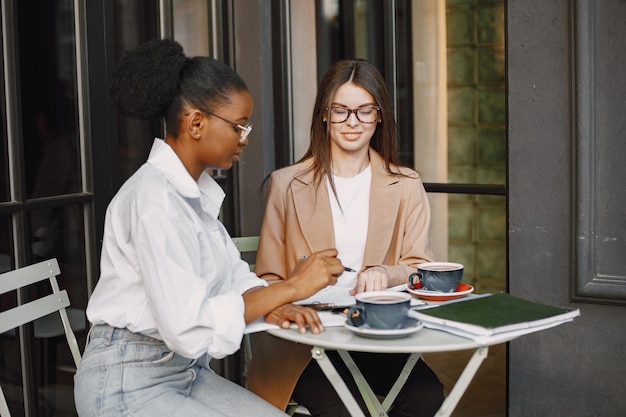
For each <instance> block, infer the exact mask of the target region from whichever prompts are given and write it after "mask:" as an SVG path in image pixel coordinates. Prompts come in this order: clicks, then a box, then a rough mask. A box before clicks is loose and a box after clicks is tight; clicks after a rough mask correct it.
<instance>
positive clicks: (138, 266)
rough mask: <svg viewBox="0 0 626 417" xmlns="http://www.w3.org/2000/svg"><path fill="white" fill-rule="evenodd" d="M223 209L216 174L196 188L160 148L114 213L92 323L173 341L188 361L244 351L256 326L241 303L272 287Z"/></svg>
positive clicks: (127, 186)
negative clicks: (244, 256)
mask: <svg viewBox="0 0 626 417" xmlns="http://www.w3.org/2000/svg"><path fill="white" fill-rule="evenodd" d="M223 199H224V192H223V190H222V189H221V187H220V186H219V184H217V183H216V182H215V181H214V180H213V179H212V178H211V177H210V176H209V175H208V174H206V173H203V174H202V175H201V176H200V178H199V180H198V182H196V181H194V179H193V178H192V177H191V176H190V175H189V173H188V171H187V170H186V169H185V167H184V166H183V164H182V162H181V161H180V159H179V158H178V156H177V155H176V154H175V153H174V151H173V150H172V148H171V147H170V146H169V145H167V144H166V143H165V142H164V141H163V140H161V139H155V141H154V143H153V145H152V150H151V151H150V156H149V158H148V161H147V162H146V163H145V164H144V165H143V166H142V167H141V168H140V169H139V170H137V172H136V173H135V174H133V176H131V177H130V178H129V179H128V180H127V181H126V182H125V183H124V185H123V186H122V187H121V189H120V190H119V191H118V193H117V194H116V195H115V197H114V198H113V200H112V201H111V203H110V204H109V207H108V208H107V213H106V219H105V228H104V240H103V245H102V257H101V275H100V279H99V281H98V284H97V285H96V288H95V290H94V292H93V295H92V296H91V298H90V300H89V304H88V307H87V316H88V318H89V321H91V322H92V323H94V324H105V323H106V324H109V325H111V326H114V327H119V328H127V329H128V330H130V331H132V332H136V333H142V334H145V335H147V336H151V337H154V338H156V339H160V340H163V341H164V342H165V343H166V344H167V346H168V347H169V348H170V349H172V350H173V351H174V352H176V353H178V354H180V355H182V356H185V357H188V358H199V357H200V356H202V355H204V354H207V355H208V356H209V357H213V358H222V357H224V356H227V355H230V354H232V353H234V352H235V351H237V350H238V349H239V347H240V345H241V339H242V337H243V331H244V328H245V325H246V324H245V321H244V303H243V297H242V295H241V294H243V293H244V292H245V291H247V290H248V289H250V288H252V287H256V286H263V285H267V283H266V282H265V281H264V280H261V279H259V278H257V277H256V275H255V274H254V273H252V272H250V269H249V266H248V264H247V263H246V262H244V261H242V260H241V257H240V254H239V251H238V250H237V248H236V247H235V245H234V244H233V243H232V241H231V239H230V237H229V235H228V233H227V232H226V229H225V228H224V226H223V225H222V223H221V222H220V221H219V220H218V218H217V216H218V214H219V210H220V206H221V204H222V201H223ZM207 362H208V361H207Z"/></svg>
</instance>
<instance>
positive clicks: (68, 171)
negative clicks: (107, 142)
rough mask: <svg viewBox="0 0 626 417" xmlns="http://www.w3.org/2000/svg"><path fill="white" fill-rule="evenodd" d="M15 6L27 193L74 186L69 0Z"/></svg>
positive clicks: (76, 163)
mask: <svg viewBox="0 0 626 417" xmlns="http://www.w3.org/2000/svg"><path fill="white" fill-rule="evenodd" d="M15 7H16V9H17V16H18V22H17V28H18V31H19V40H20V47H19V60H20V65H19V80H20V98H21V105H22V108H21V110H22V129H23V130H22V136H23V146H24V166H25V172H26V194H27V197H28V198H37V197H45V196H52V195H60V194H68V193H75V192H79V191H80V190H81V170H80V147H79V137H78V108H77V106H78V99H77V83H76V53H75V48H76V44H75V34H74V8H73V1H71V0H58V1H55V2H50V1H44V0H38V1H35V2H16V4H15ZM33 9H37V13H33Z"/></svg>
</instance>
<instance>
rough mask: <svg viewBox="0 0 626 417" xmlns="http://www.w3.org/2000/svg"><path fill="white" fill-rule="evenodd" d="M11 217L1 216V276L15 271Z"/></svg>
mask: <svg viewBox="0 0 626 417" xmlns="http://www.w3.org/2000/svg"><path fill="white" fill-rule="evenodd" d="M11 242H13V231H12V230H11V216H10V215H7V216H0V274H1V273H3V272H6V271H9V270H11V269H13V245H11Z"/></svg>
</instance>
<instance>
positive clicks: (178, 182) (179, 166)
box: [148, 138, 226, 217]
mask: <svg viewBox="0 0 626 417" xmlns="http://www.w3.org/2000/svg"><path fill="white" fill-rule="evenodd" d="M148 163H149V164H151V165H152V166H154V167H155V168H157V169H158V170H159V171H161V172H162V173H163V175H164V176H165V178H166V179H167V180H168V181H169V183H170V184H172V186H173V187H174V188H175V189H176V191H178V192H179V193H180V194H181V195H182V196H184V197H185V198H190V199H198V200H200V203H201V205H202V208H203V210H205V211H207V212H208V213H210V214H211V215H212V216H214V217H217V216H218V214H219V210H220V207H221V206H222V203H223V201H224V197H225V196H226V194H225V193H224V190H223V189H222V187H220V185H219V184H218V183H217V182H215V180H214V179H213V178H211V176H210V175H209V174H207V173H206V172H205V171H203V172H202V174H200V178H198V181H197V182H196V181H195V180H194V179H193V178H192V177H191V175H189V172H188V171H187V169H186V168H185V166H184V165H183V163H182V161H181V160H180V158H179V157H178V155H176V153H175V152H174V150H173V149H172V148H171V146H169V145H168V144H167V143H165V141H164V140H163V139H159V138H155V139H154V142H153V143H152V149H150V155H149V156H148Z"/></svg>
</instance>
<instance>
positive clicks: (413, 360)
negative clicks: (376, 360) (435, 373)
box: [383, 352, 422, 411]
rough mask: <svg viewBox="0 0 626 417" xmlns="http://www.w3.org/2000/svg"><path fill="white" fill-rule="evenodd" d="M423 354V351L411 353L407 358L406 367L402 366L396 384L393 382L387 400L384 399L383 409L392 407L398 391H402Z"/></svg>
mask: <svg viewBox="0 0 626 417" xmlns="http://www.w3.org/2000/svg"><path fill="white" fill-rule="evenodd" d="M421 356H422V354H421V353H417V352H415V353H411V355H410V356H409V357H408V359H407V360H406V364H405V365H404V368H402V372H400V376H399V377H398V379H397V380H396V382H395V384H393V387H391V389H390V390H389V393H387V395H386V396H385V400H384V401H383V409H384V410H385V411H388V410H389V408H390V407H391V404H393V402H394V401H395V399H396V397H397V396H398V393H400V390H401V389H402V387H403V386H404V383H405V382H406V380H407V379H408V377H409V375H410V374H411V371H412V370H413V368H414V367H415V365H416V364H417V361H419V360H420V358H421Z"/></svg>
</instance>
